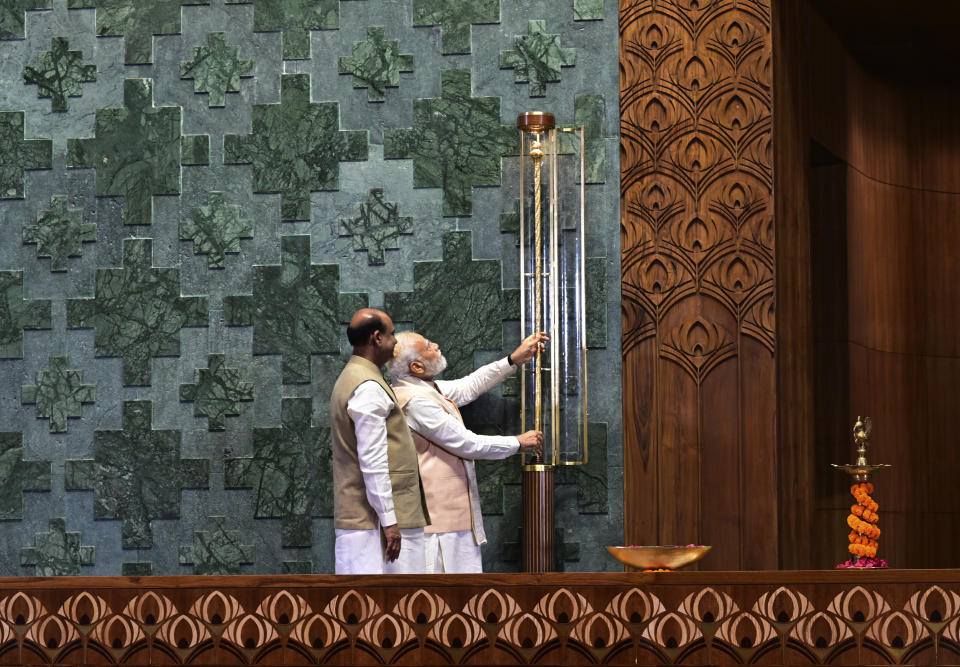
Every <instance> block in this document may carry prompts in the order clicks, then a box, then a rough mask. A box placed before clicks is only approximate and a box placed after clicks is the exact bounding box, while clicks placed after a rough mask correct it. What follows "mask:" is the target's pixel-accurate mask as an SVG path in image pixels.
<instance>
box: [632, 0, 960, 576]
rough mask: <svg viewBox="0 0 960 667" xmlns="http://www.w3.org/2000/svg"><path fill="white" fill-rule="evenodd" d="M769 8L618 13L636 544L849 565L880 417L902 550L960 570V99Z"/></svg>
mask: <svg viewBox="0 0 960 667" xmlns="http://www.w3.org/2000/svg"><path fill="white" fill-rule="evenodd" d="M770 4H771V3H766V2H733V1H732V0H731V1H725V0H718V1H716V2H710V3H704V2H693V1H692V0H691V1H689V2H673V3H664V2H654V1H653V0H646V1H639V0H635V1H627V0H623V1H622V2H621V3H620V6H621V21H620V23H621V25H620V30H621V130H622V140H621V169H622V195H621V196H622V229H621V236H622V261H623V332H624V333H623V361H624V367H623V377H624V446H625V451H624V467H625V492H624V497H625V508H624V515H625V532H626V539H627V542H628V543H636V544H648V543H661V544H663V543H666V544H670V543H686V542H701V543H707V544H712V545H714V547H715V552H714V553H712V554H711V556H710V558H708V559H706V560H705V561H704V562H703V567H704V568H717V569H721V568H723V569H725V568H730V569H738V568H746V569H754V568H769V567H781V568H811V567H816V568H826V567H832V565H833V564H835V563H837V562H839V561H841V560H844V559H845V558H846V556H847V554H846V552H845V549H846V537H845V535H846V532H847V529H846V525H845V521H844V519H845V515H846V513H847V511H848V509H849V506H850V504H851V502H852V499H851V497H850V496H849V493H848V489H849V480H848V479H847V478H845V476H844V475H843V474H842V473H839V472H835V471H833V470H832V469H831V468H830V467H829V464H830V463H834V462H836V463H841V462H847V461H850V460H851V457H852V455H853V454H852V448H851V444H850V428H851V426H852V423H853V421H854V419H855V417H856V416H857V415H858V414H862V415H870V416H871V417H873V420H874V437H873V448H872V450H871V453H870V455H871V459H872V460H874V461H877V462H886V463H891V464H893V468H892V469H891V470H889V471H886V472H883V473H881V474H880V475H879V476H878V477H877V479H876V482H877V492H876V497H877V499H878V501H879V502H880V505H881V508H880V511H881V522H880V526H881V528H882V529H883V531H884V532H883V535H882V537H881V541H880V544H881V546H880V555H881V556H882V557H885V558H887V559H888V560H890V562H891V563H892V564H893V565H895V566H900V567H951V566H954V565H955V564H956V557H955V555H954V554H955V553H956V552H957V551H958V546H960V544H958V542H960V538H958V537H957V536H958V535H960V498H958V495H957V494H956V493H955V488H956V487H957V483H956V481H955V480H956V479H957V478H958V477H960V453H958V452H957V447H956V443H955V436H954V434H955V433H957V432H958V431H960V410H957V406H958V401H957V396H958V390H960V372H958V371H960V336H958V334H957V330H958V328H960V327H958V325H960V261H958V260H960V92H958V91H957V89H956V87H954V88H950V87H949V82H946V81H945V80H944V79H943V77H942V76H940V77H938V76H932V75H926V74H924V72H926V71H927V70H930V67H929V66H924V65H923V64H922V63H921V62H919V61H918V63H917V66H916V70H917V74H918V75H917V76H916V77H911V76H909V67H907V66H903V62H902V61H906V62H909V59H910V58H911V57H917V52H916V51H914V52H907V51H904V52H903V53H902V54H900V55H899V56H897V54H894V56H896V57H897V58H898V60H897V62H898V63H900V66H898V67H897V68H896V72H895V73H893V71H892V69H891V68H885V67H877V66H875V65H876V63H870V62H866V61H865V60H864V55H863V54H864V53H865V52H866V53H873V54H875V55H876V54H879V53H880V52H879V51H877V49H876V48H875V45H873V44H870V45H868V46H869V47H870V48H868V49H864V48H863V47H864V44H862V43H861V44H855V45H851V43H850V42H849V40H850V39H851V37H850V35H851V34H853V35H856V33H857V31H855V30H852V31H841V32H843V34H844V37H842V38H841V37H838V36H837V33H836V32H835V31H834V30H833V29H832V28H831V27H828V21H829V20H833V21H834V22H835V21H836V20H837V16H836V15H834V16H833V17H832V19H831V17H830V16H827V18H826V19H825V18H824V16H821V15H820V14H818V13H817V11H829V10H830V8H831V7H833V6H834V5H832V4H831V3H819V5H818V9H817V10H815V9H814V8H813V5H814V4H817V3H814V2H808V1H807V0H804V1H798V2H782V3H772V4H773V7H772V15H771V7H770ZM888 4H889V3H888ZM888 9H889V10H890V11H888V12H887V15H888V17H891V19H890V20H892V21H894V22H896V21H897V20H898V19H897V16H898V15H899V9H897V8H895V7H893V8H890V7H888ZM838 11H839V10H838ZM844 11H846V10H844ZM885 11H886V10H885ZM922 12H923V10H922V7H918V8H917V10H916V12H915V13H916V14H918V15H921V16H920V17H919V18H918V17H917V16H915V17H914V19H915V20H914V21H912V22H911V23H910V25H911V26H912V27H911V29H914V28H916V26H917V25H920V24H922V23H923V21H922ZM848 13H849V12H848ZM958 13H960V12H958ZM875 18H876V17H875ZM848 19H849V17H846V18H845V19H844V18H842V17H841V20H848ZM878 20H882V17H881V18H880V19H878ZM931 20H933V19H931ZM834 27H835V26H834ZM891 30H893V32H896V26H895V25H894V26H892V28H891ZM861 32H862V31H861ZM935 32H936V31H932V32H931V34H933V33H935ZM904 39H905V40H907V37H905V38H904ZM844 40H847V41H846V42H845V41H844ZM907 41H909V40H907ZM891 48H893V47H891ZM871 49H872V51H871ZM851 53H856V54H857V58H859V59H860V60H857V59H855V58H854V57H853V56H851ZM880 55H881V56H883V57H885V58H887V59H888V60H887V62H889V58H890V51H889V49H887V51H886V52H885V53H882V54H880ZM929 64H930V63H928V65H929ZM941 69H942V68H941ZM921 70H923V71H921ZM937 71H941V70H936V69H934V70H930V72H934V73H935V72H937ZM904 72H907V75H906V76H905V75H904ZM894 74H895V75H894ZM928 74H929V73H928ZM938 80H939V81H941V83H938ZM774 193H775V196H774ZM774 239H775V240H776V242H774ZM774 304H776V307H775V308H774ZM774 312H776V320H774ZM775 322H776V324H775Z"/></svg>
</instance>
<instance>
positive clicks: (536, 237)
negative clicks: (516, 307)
mask: <svg viewBox="0 0 960 667" xmlns="http://www.w3.org/2000/svg"><path fill="white" fill-rule="evenodd" d="M538 137H539V135H538ZM530 158H531V159H532V160H533V197H534V204H533V246H534V251H533V252H534V255H533V256H534V269H533V309H534V315H533V332H534V333H536V332H537V331H543V199H542V197H543V173H542V172H543V145H542V144H541V143H540V141H539V140H534V141H533V143H532V144H531V145H530ZM533 396H534V412H533V428H534V430H537V431H542V430H543V357H542V356H541V355H540V350H539V349H538V350H537V356H536V359H535V361H534V367H533ZM533 461H534V463H542V462H543V456H542V455H540V454H537V455H536V456H535V457H534V459H533Z"/></svg>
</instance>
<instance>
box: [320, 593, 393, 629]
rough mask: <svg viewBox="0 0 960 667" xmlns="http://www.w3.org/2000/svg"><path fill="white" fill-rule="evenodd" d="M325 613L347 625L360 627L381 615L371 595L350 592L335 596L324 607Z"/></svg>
mask: <svg viewBox="0 0 960 667" xmlns="http://www.w3.org/2000/svg"><path fill="white" fill-rule="evenodd" d="M323 613H325V614H326V615H327V616H330V617H332V618H335V619H337V620H338V621H340V622H341V623H344V624H346V625H358V624H361V623H365V622H366V621H368V620H369V619H371V618H373V617H374V616H376V615H377V614H379V613H380V607H378V606H377V603H376V602H374V601H373V598H372V597H370V596H369V595H366V594H364V593H358V592H357V591H355V590H350V591H347V592H346V593H344V594H343V595H335V596H334V597H333V598H332V599H331V600H330V602H328V603H327V606H326V607H324V609H323Z"/></svg>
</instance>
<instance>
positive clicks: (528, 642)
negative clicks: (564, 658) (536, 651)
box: [499, 612, 557, 648]
mask: <svg viewBox="0 0 960 667" xmlns="http://www.w3.org/2000/svg"><path fill="white" fill-rule="evenodd" d="M499 636H500V638H501V639H503V640H504V641H506V642H508V643H510V644H513V645H514V646H518V647H520V648H535V647H538V646H543V645H544V644H546V643H547V642H548V641H550V640H551V639H556V638H557V632H556V630H554V629H553V626H552V625H550V623H548V622H547V620H546V619H545V618H543V617H541V616H538V615H535V614H531V613H530V612H525V613H523V614H520V615H519V616H514V617H513V618H511V619H510V620H509V621H507V622H506V623H504V624H503V627H502V628H501V629H500V635H499Z"/></svg>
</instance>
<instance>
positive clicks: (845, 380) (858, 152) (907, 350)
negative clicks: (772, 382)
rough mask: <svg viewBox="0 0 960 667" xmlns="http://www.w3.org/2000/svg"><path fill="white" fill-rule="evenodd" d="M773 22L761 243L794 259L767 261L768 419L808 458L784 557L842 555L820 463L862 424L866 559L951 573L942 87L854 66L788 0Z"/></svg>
mask: <svg viewBox="0 0 960 667" xmlns="http://www.w3.org/2000/svg"><path fill="white" fill-rule="evenodd" d="M918 11H920V10H919V9H918ZM774 24H775V28H774V31H775V38H774V41H775V45H776V51H775V61H777V67H776V75H775V81H776V91H775V108H776V109H777V114H776V116H777V118H776V123H775V126H776V130H775V133H774V136H775V139H774V144H775V154H776V160H775V172H776V179H775V182H776V190H777V193H778V194H777V203H776V215H777V225H776V226H777V246H778V249H780V248H782V247H783V246H784V245H785V244H786V243H787V238H788V237H789V238H790V244H791V245H794V246H796V247H799V248H800V249H799V250H794V251H792V252H789V253H783V254H781V253H779V252H778V258H777V280H778V290H777V298H778V321H779V325H780V327H779V330H780V331H783V330H784V329H785V328H789V329H790V330H791V337H792V341H791V343H792V348H791V349H792V350H794V353H793V356H786V355H784V354H783V353H784V351H785V348H786V346H785V345H784V343H785V342H786V341H784V340H782V339H781V338H778V367H779V372H780V374H781V381H780V383H779V387H778V389H779V395H778V402H779V414H780V415H781V418H782V417H783V415H785V414H786V412H787V411H788V410H791V409H792V406H795V407H798V408H800V409H799V410H797V411H796V412H795V414H794V420H795V421H796V422H798V425H797V431H796V432H795V433H786V434H785V433H781V436H782V437H781V444H782V445H786V444H787V443H789V444H791V445H795V446H796V450H798V452H795V453H797V458H798V460H799V461H798V464H799V465H801V466H802V465H803V461H807V462H808V463H807V465H808V466H809V470H807V471H805V472H802V473H801V474H800V475H799V476H798V477H800V478H802V479H804V480H805V481H807V482H808V485H807V486H805V487H804V486H801V485H799V484H798V485H797V486H796V487H795V488H794V489H792V493H791V495H793V496H794V497H795V498H796V500H797V501H798V502H797V505H796V507H794V508H792V509H791V510H790V511H792V512H793V513H794V515H795V516H794V517H793V518H794V519H795V520H796V522H797V524H798V525H802V526H804V529H805V530H808V531H811V532H810V533H808V534H809V535H810V537H811V542H810V543H811V544H812V546H813V549H812V550H811V552H810V553H809V560H806V561H804V560H803V559H798V560H797V561H796V563H795V564H796V565H797V566H802V567H810V566H812V567H829V566H830V565H831V564H832V563H835V562H837V561H838V560H839V559H840V558H841V557H844V546H845V545H844V544H843V542H844V540H843V537H842V534H843V533H844V532H845V524H844V516H845V514H846V513H847V511H848V508H849V505H850V503H851V499H850V496H849V494H848V492H847V488H848V483H847V480H846V479H844V477H843V475H841V474H839V473H834V472H831V471H830V470H829V468H828V464H829V463H831V462H846V461H848V460H850V458H851V456H852V451H851V445H850V437H849V429H850V426H851V424H852V422H853V419H854V418H855V417H856V416H857V415H858V414H864V415H867V414H868V415H870V416H872V417H873V422H874V436H873V448H872V450H871V453H870V457H871V460H873V461H875V462H885V463H891V464H893V468H892V469H891V470H889V471H886V472H883V473H880V474H879V475H878V476H877V477H876V479H875V482H876V485H877V492H876V494H875V495H876V498H877V500H878V502H879V503H880V514H881V520H880V526H881V528H882V530H883V531H884V532H883V535H882V537H881V540H880V555H881V556H883V557H885V558H887V559H888V560H889V561H890V562H891V563H892V564H893V565H895V566H898V567H953V566H955V565H956V562H957V561H956V555H955V554H956V553H957V547H958V538H957V535H960V499H958V497H957V494H956V493H955V489H956V486H957V483H956V480H957V478H958V476H960V455H958V453H957V448H956V437H955V434H956V433H957V432H958V427H960V411H958V410H957V407H958V400H957V399H958V389H960V374H958V371H960V336H958V328H960V263H958V261H957V260H958V258H960V94H958V93H957V92H955V91H954V90H950V89H949V88H947V87H946V86H944V85H942V84H937V82H936V81H930V80H924V79H922V78H921V77H919V76H918V78H917V79H916V80H911V79H909V78H903V77H899V76H898V77H896V78H894V77H885V76H884V74H883V72H882V71H878V70H877V69H875V68H873V67H872V66H871V63H870V62H860V61H857V60H854V58H852V57H851V56H850V54H849V52H848V51H849V48H848V45H847V44H845V43H844V42H843V41H841V39H840V38H838V37H837V36H836V35H835V33H834V32H833V31H832V29H831V28H830V27H828V24H827V23H826V21H825V20H824V18H823V17H821V16H820V15H819V14H817V13H816V12H814V11H812V10H811V9H810V8H809V6H808V4H807V3H805V2H798V3H777V6H776V12H775V14H774ZM910 57H911V55H910V54H909V53H906V52H905V53H904V54H903V58H904V59H909V58H910ZM918 69H919V65H918ZM781 232H783V233H781ZM791 278H792V282H791V283H790V284H789V285H788V284H787V283H788V282H789V281H791ZM781 297H784V298H781ZM787 322H790V325H789V327H788V324H787ZM796 350H799V352H795V351H796ZM784 376H789V377H790V380H789V381H786V380H784ZM801 438H803V439H807V440H806V441H805V442H803V441H801ZM809 482H812V483H809ZM782 544H783V542H782Z"/></svg>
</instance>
